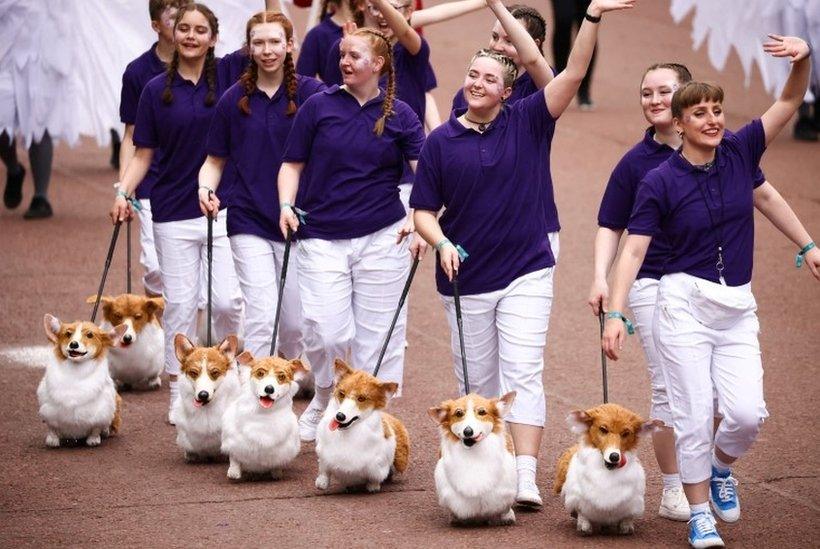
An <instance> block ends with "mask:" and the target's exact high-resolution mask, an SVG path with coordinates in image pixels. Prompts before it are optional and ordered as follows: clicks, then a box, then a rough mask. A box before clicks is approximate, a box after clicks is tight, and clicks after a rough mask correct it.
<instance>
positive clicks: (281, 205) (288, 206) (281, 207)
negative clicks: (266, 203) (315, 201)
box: [279, 202, 293, 210]
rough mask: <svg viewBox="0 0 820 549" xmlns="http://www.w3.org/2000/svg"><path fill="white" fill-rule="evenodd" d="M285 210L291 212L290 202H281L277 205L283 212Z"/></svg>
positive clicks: (291, 205)
mask: <svg viewBox="0 0 820 549" xmlns="http://www.w3.org/2000/svg"><path fill="white" fill-rule="evenodd" d="M285 208H290V209H291V210H292V209H293V204H291V203H290V202H282V203H281V204H279V209H280V210H284V209H285Z"/></svg>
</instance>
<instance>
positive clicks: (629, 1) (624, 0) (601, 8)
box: [587, 0, 637, 17]
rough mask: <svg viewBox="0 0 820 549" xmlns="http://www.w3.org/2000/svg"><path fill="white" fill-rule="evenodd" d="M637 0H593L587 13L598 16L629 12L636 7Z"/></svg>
mask: <svg viewBox="0 0 820 549" xmlns="http://www.w3.org/2000/svg"><path fill="white" fill-rule="evenodd" d="M635 2H637V0H592V3H591V4H590V5H589V8H588V9H587V13H589V14H590V15H592V16H593V17H594V16H597V15H600V14H602V13H606V12H608V11H618V10H628V9H632V8H634V7H635Z"/></svg>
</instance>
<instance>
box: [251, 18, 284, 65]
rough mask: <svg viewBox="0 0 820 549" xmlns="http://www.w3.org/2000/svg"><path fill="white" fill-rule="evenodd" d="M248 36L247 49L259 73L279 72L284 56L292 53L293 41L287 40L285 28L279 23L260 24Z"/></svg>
mask: <svg viewBox="0 0 820 549" xmlns="http://www.w3.org/2000/svg"><path fill="white" fill-rule="evenodd" d="M248 35H249V40H248V48H249V50H250V54H251V56H252V57H253V60H254V61H255V62H256V66H257V67H259V72H261V73H267V74H274V73H276V72H278V71H281V70H282V66H283V64H284V62H285V56H286V55H287V54H289V53H291V52H292V51H293V40H292V39H289V38H288V36H287V32H286V31H285V28H284V27H283V26H282V25H281V24H280V23H260V24H258V25H254V26H253V28H251V30H250V31H249V33H248Z"/></svg>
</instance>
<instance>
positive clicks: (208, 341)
mask: <svg viewBox="0 0 820 549" xmlns="http://www.w3.org/2000/svg"><path fill="white" fill-rule="evenodd" d="M213 264H214V216H213V214H211V213H209V214H208V314H207V317H208V320H207V322H208V328H207V331H206V332H205V333H206V334H207V335H206V346H207V347H210V346H211V345H212V344H213V342H212V340H211V299H212V296H211V294H212V293H213Z"/></svg>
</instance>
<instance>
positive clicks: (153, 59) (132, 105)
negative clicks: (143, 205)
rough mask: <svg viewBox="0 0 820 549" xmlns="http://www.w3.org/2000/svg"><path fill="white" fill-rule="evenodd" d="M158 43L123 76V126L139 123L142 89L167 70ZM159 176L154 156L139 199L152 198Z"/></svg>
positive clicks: (126, 68)
mask: <svg viewBox="0 0 820 549" xmlns="http://www.w3.org/2000/svg"><path fill="white" fill-rule="evenodd" d="M156 47H157V43H156V42H154V43H153V45H152V46H151V47H150V48H149V49H148V51H146V52H145V53H143V54H142V55H140V56H139V57H137V58H136V59H134V60H133V61H131V62H130V63H128V66H126V67H125V72H124V73H123V75H122V92H121V94H120V122H122V123H123V124H131V125H133V124H135V123H136V122H137V105H139V102H140V94H141V93H142V89H143V88H144V87H145V85H146V84H147V83H148V81H149V80H151V79H152V78H154V77H155V76H157V75H159V74H163V73H164V72H165V70H166V66H165V63H163V62H162V60H161V59H160V58H159V57H157V52H156ZM158 175H159V158H158V156H157V155H154V158H153V160H152V161H151V166H150V167H149V168H148V173H147V174H146V175H145V177H144V178H143V180H142V181H141V182H140V184H139V186H138V187H137V190H136V197H137V198H148V197H149V196H151V188H152V187H153V186H154V182H155V181H156V180H157V176H158Z"/></svg>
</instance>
